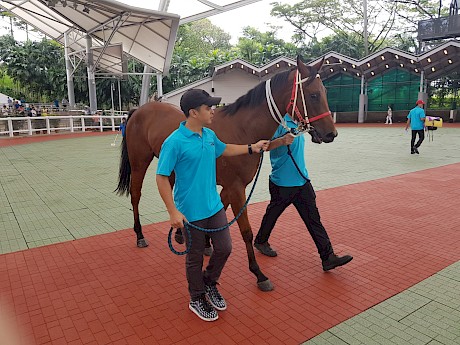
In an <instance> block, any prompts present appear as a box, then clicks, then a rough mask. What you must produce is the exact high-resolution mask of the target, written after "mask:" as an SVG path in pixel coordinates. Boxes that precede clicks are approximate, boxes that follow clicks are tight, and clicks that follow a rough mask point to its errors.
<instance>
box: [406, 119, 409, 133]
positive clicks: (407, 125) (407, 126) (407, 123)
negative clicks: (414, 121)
mask: <svg viewBox="0 0 460 345" xmlns="http://www.w3.org/2000/svg"><path fill="white" fill-rule="evenodd" d="M409 126H410V119H407V122H406V128H405V129H406V131H407V129H408V128H409Z"/></svg>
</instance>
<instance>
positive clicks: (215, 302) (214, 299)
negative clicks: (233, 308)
mask: <svg viewBox="0 0 460 345" xmlns="http://www.w3.org/2000/svg"><path fill="white" fill-rule="evenodd" d="M216 284H217V283H213V284H211V285H206V284H205V285H204V288H205V291H206V297H207V298H208V301H209V303H211V305H212V306H213V307H214V308H216V309H217V310H225V309H227V303H226V302H225V299H224V298H223V297H222V295H221V294H220V292H219V290H217V285H216Z"/></svg>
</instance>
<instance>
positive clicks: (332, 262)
mask: <svg viewBox="0 0 460 345" xmlns="http://www.w3.org/2000/svg"><path fill="white" fill-rule="evenodd" d="M351 260H353V257H352V256H351V255H344V256H338V255H335V254H334V253H332V254H330V255H329V257H328V258H327V260H323V262H322V264H323V271H329V270H332V269H334V268H336V267H339V266H343V265H345V264H347V263H349V262H350V261H351Z"/></svg>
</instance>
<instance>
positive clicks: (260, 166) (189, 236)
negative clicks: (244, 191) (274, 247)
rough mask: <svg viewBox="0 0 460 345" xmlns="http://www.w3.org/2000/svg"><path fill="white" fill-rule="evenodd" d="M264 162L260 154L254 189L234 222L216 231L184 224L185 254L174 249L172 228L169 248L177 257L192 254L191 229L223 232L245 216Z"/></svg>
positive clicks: (171, 229)
mask: <svg viewBox="0 0 460 345" xmlns="http://www.w3.org/2000/svg"><path fill="white" fill-rule="evenodd" d="M263 160H264V154H263V152H261V153H260V161H259V166H258V167H257V173H256V178H255V179H254V183H253V185H252V188H251V192H250V193H249V195H248V198H247V199H246V202H245V203H244V205H243V207H242V208H241V210H240V212H239V213H238V214H237V215H236V217H235V218H233V220H232V221H231V222H230V223H228V224H226V225H224V226H222V227H220V228H216V229H205V228H202V227H199V226H197V225H194V224H192V223H189V222H184V227H185V229H186V230H187V239H188V243H186V247H187V248H186V249H185V250H184V251H183V252H178V251H177V250H175V249H174V247H173V244H172V232H173V228H172V227H171V228H170V229H169V234H168V246H169V249H170V250H171V251H172V252H173V253H174V254H176V255H185V254H188V252H190V248H191V247H192V236H191V234H190V227H192V228H195V229H197V230H200V231H203V232H208V233H210V232H217V231H221V230H224V229H226V228H228V227H229V226H230V225H232V224H233V223H235V222H236V221H237V220H238V218H240V216H241V215H242V214H243V212H244V210H245V209H246V207H247V206H248V204H249V200H250V199H251V197H252V193H253V192H254V189H255V187H256V184H257V180H258V179H259V174H260V170H261V168H262V162H263Z"/></svg>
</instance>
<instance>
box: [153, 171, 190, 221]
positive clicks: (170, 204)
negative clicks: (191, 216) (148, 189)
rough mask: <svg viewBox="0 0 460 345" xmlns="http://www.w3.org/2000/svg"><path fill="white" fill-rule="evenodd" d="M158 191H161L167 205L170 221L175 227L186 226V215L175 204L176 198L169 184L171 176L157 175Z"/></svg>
mask: <svg viewBox="0 0 460 345" xmlns="http://www.w3.org/2000/svg"><path fill="white" fill-rule="evenodd" d="M156 181H157V186H158V191H159V192H160V196H161V199H163V202H164V204H165V206H166V210H167V211H168V213H169V222H170V223H171V226H172V227H173V228H176V229H178V228H182V227H183V226H184V220H185V221H187V219H185V217H184V215H183V214H182V213H180V212H179V210H178V209H177V208H176V205H175V204H174V200H173V197H172V188H171V185H170V184H169V176H164V175H157V177H156Z"/></svg>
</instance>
